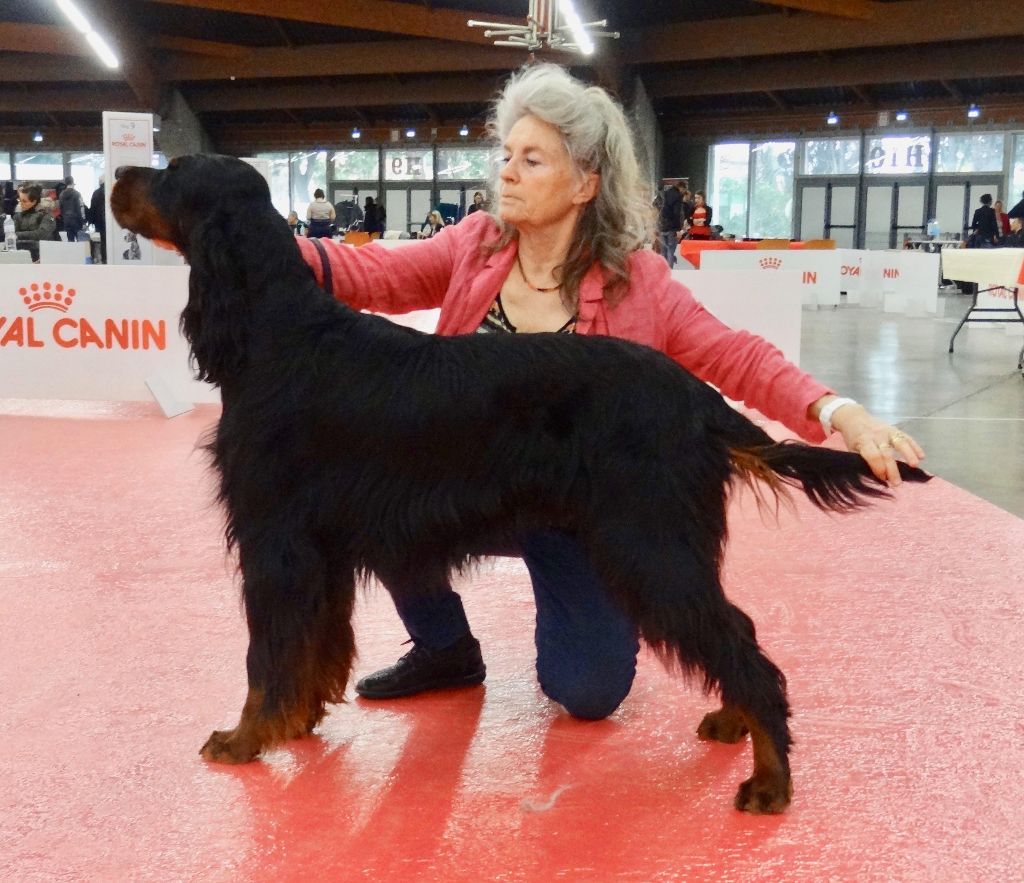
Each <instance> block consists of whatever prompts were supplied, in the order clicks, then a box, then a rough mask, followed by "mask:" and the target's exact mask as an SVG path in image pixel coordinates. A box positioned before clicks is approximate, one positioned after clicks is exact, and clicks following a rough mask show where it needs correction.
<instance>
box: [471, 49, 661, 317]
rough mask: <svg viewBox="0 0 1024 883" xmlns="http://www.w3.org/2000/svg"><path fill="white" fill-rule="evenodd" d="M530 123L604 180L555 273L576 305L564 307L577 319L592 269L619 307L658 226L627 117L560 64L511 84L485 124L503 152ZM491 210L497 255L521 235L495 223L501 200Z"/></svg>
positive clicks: (494, 187) (526, 72)
mask: <svg viewBox="0 0 1024 883" xmlns="http://www.w3.org/2000/svg"><path fill="white" fill-rule="evenodd" d="M525 116H535V117H537V118H538V119H541V120H543V121H544V122H546V123H548V124H550V125H552V126H554V127H555V128H556V129H558V131H559V132H560V133H561V135H562V141H563V143H564V145H565V148H566V151H567V152H568V154H569V156H570V158H571V159H572V161H573V163H574V164H575V166H576V167H577V169H579V171H580V173H581V175H582V174H586V173H589V172H597V173H598V174H599V175H600V185H599V187H598V192H597V196H596V197H595V198H594V199H593V200H591V201H590V202H589V203H587V205H586V206H585V207H584V210H583V211H582V212H581V213H580V217H579V220H578V222H577V225H576V231H575V234H574V236H573V242H572V246H571V248H570V251H569V254H568V256H567V257H566V260H565V263H564V264H562V265H561V267H560V268H559V270H558V272H559V275H560V278H561V282H562V292H563V297H564V298H567V299H568V300H569V301H570V302H571V303H567V306H571V307H572V308H573V311H574V312H575V308H576V306H577V298H578V294H579V285H580V282H581V280H582V279H583V277H584V276H585V275H586V273H587V271H588V270H589V269H590V267H591V266H592V265H593V264H594V263H595V262H600V263H601V264H602V265H603V266H604V267H605V269H606V271H607V274H606V281H605V298H606V299H607V300H609V301H610V302H611V303H612V304H613V305H614V304H615V303H618V302H619V301H620V300H621V299H622V298H623V297H624V296H625V295H626V292H627V290H628V285H629V271H628V260H629V255H630V254H631V253H632V252H634V251H636V250H637V249H639V248H642V247H643V246H644V244H645V242H646V241H647V240H648V238H649V236H650V230H651V222H652V220H653V215H652V210H651V199H650V194H649V193H648V188H647V185H646V184H645V183H644V180H643V177H642V175H641V172H640V165H639V163H638V162H637V159H636V151H635V149H634V147H633V138H632V134H631V132H630V127H629V123H628V122H627V120H626V115H625V114H624V113H623V111H622V108H621V107H620V106H619V104H618V103H617V102H616V101H615V100H614V99H613V98H612V97H611V96H610V95H609V94H608V93H607V92H606V91H605V90H604V89H602V88H600V87H599V86H588V85H586V84H585V83H582V82H580V81H579V80H577V79H575V78H574V77H573V76H571V75H570V74H569V73H568V72H567V71H565V70H564V69H563V68H561V67H559V66H558V65H555V64H536V65H531V66H528V67H525V68H523V69H522V70H520V71H519V72H518V73H517V74H515V75H514V76H513V77H512V78H511V79H510V80H509V81H508V83H506V85H505V88H504V89H503V90H502V92H501V95H500V96H499V97H498V99H497V101H496V102H495V104H494V107H493V109H492V112H491V116H490V118H489V120H488V122H487V131H488V134H489V135H490V136H491V137H492V138H493V139H494V140H495V141H496V142H497V144H498V145H499V146H500V145H502V144H504V143H505V140H506V139H507V138H508V133H509V131H510V130H511V129H512V127H513V126H514V125H515V124H516V123H517V122H518V121H519V120H520V119H522V118H523V117H525ZM500 175H501V170H500V167H497V168H496V169H495V171H494V173H493V179H492V181H491V184H490V186H491V192H492V193H497V194H500V193H501V177H500ZM492 205H493V206H495V208H494V209H492V211H493V212H494V213H495V218H496V220H497V221H498V225H499V227H500V228H501V236H500V238H499V240H498V242H497V243H496V244H495V248H501V247H504V245H506V244H507V243H508V242H510V241H511V240H512V239H514V238H516V236H517V235H518V234H517V231H516V230H515V229H514V228H513V227H512V226H511V225H508V224H505V223H503V222H502V221H501V219H500V218H498V217H497V205H498V200H497V199H495V200H492Z"/></svg>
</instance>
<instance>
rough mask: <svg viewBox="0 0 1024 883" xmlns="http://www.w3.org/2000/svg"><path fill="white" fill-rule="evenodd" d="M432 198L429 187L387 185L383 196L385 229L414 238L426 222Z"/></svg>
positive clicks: (431, 190)
mask: <svg viewBox="0 0 1024 883" xmlns="http://www.w3.org/2000/svg"><path fill="white" fill-rule="evenodd" d="M432 198H433V188H432V187H430V186H429V185H423V184H419V185H408V184H388V185H387V189H386V190H385V195H384V210H385V211H386V212H387V217H386V219H385V229H387V230H398V231H402V232H406V233H409V235H411V236H415V235H416V234H417V233H419V232H420V229H421V228H422V227H423V225H424V224H425V223H426V222H427V214H428V213H429V212H430V210H431V208H433V204H432Z"/></svg>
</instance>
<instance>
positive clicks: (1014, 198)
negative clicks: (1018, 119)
mask: <svg viewBox="0 0 1024 883" xmlns="http://www.w3.org/2000/svg"><path fill="white" fill-rule="evenodd" d="M1022 193H1024V135H1017V136H1015V137H1014V142H1013V160H1012V162H1011V163H1010V195H1009V197H1008V198H1007V200H1006V208H1007V209H1009V208H1010V207H1012V206H1015V205H1016V204H1017V202H1018V200H1020V199H1021V194H1022Z"/></svg>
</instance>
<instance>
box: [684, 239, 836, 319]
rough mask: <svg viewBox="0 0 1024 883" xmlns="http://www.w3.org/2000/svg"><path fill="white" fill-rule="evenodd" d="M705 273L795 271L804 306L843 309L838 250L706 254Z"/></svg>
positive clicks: (702, 267) (702, 265) (702, 266)
mask: <svg viewBox="0 0 1024 883" xmlns="http://www.w3.org/2000/svg"><path fill="white" fill-rule="evenodd" d="M705 270H756V271H758V272H761V273H767V274H769V275H770V274H772V273H777V272H778V271H779V270H795V271H797V272H798V273H799V274H800V286H801V291H802V292H803V303H804V304H806V305H808V306H838V305H839V256H838V255H837V254H836V250H835V249H822V250H818V249H786V250H778V251H776V250H774V249H765V250H760V249H753V250H750V251H705V252H704V253H703V254H701V256H700V271H701V272H702V273H703V272H704V271H705ZM765 283H767V284H769V285H771V281H770V279H765V280H763V281H762V282H761V284H762V285H764V284H765Z"/></svg>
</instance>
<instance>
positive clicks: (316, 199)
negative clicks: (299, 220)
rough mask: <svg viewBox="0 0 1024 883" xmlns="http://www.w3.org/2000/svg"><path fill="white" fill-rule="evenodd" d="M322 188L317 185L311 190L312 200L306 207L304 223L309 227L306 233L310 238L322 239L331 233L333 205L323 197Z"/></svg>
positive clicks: (333, 216) (333, 215)
mask: <svg viewBox="0 0 1024 883" xmlns="http://www.w3.org/2000/svg"><path fill="white" fill-rule="evenodd" d="M325 196H326V195H325V194H324V192H323V190H321V189H320V188H319V187H317V189H316V190H314V191H313V201H312V202H311V203H310V204H309V207H308V208H307V209H306V223H307V224H308V225H309V229H308V230H307V231H306V235H307V236H309V237H311V238H312V239H322V238H324V237H325V236H327V237H329V236H330V235H331V226H332V222H333V221H334V218H335V214H334V206H333V205H331V204H330V203H329V202H328V201H327V199H326V198H325Z"/></svg>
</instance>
